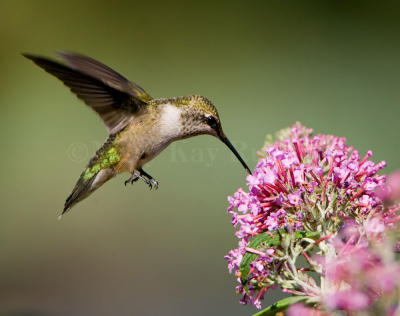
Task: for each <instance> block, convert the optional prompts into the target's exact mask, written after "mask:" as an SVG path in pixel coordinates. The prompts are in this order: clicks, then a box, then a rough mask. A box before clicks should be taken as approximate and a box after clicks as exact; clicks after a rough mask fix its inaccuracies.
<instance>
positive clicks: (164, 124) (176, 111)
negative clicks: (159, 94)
mask: <svg viewBox="0 0 400 316" xmlns="http://www.w3.org/2000/svg"><path fill="white" fill-rule="evenodd" d="M181 120H182V109H180V108H179V107H176V106H174V105H172V104H170V103H167V104H165V105H164V106H163V108H162V110H161V115H160V123H159V124H160V125H159V132H160V135H161V137H162V138H165V140H173V139H175V138H177V137H179V136H180V135H181V132H182V123H181Z"/></svg>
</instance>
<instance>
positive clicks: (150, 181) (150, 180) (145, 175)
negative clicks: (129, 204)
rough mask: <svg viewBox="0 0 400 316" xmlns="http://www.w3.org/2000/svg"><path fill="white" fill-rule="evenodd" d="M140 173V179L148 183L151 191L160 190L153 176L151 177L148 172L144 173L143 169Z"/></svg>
mask: <svg viewBox="0 0 400 316" xmlns="http://www.w3.org/2000/svg"><path fill="white" fill-rule="evenodd" d="M138 171H139V172H140V178H141V179H142V180H143V181H144V182H146V184H147V185H148V186H149V187H150V190H151V189H152V188H154V189H158V182H157V181H156V180H155V179H154V178H153V177H152V176H151V175H149V174H148V173H147V172H146V171H144V170H143V169H142V168H140V169H138Z"/></svg>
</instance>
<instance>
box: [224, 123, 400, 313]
mask: <svg viewBox="0 0 400 316" xmlns="http://www.w3.org/2000/svg"><path fill="white" fill-rule="evenodd" d="M311 133H312V130H311V129H307V128H305V127H303V126H302V125H300V124H299V123H297V124H295V125H294V126H293V127H292V128H290V129H287V130H284V131H282V132H280V134H279V139H278V140H277V141H276V142H275V143H273V144H268V145H267V146H265V148H264V149H263V150H262V153H263V157H262V158H261V159H260V161H259V163H258V164H257V166H256V168H255V170H254V172H253V174H252V175H249V176H248V177H247V186H248V191H247V192H246V191H244V190H243V189H238V190H237V192H236V193H235V194H234V195H233V197H228V202H229V203H230V206H229V207H228V212H229V213H230V214H231V215H232V224H233V225H234V226H235V227H238V230H237V232H236V233H235V235H236V237H237V238H239V239H240V240H239V244H238V248H237V249H234V250H231V251H230V252H229V254H228V255H227V256H226V257H225V258H226V259H227V261H228V268H229V271H230V272H231V273H232V272H233V271H235V274H236V276H237V277H238V281H239V283H240V284H239V285H238V286H237V288H236V289H237V292H238V293H239V294H241V295H242V300H241V302H242V303H243V304H246V303H248V302H251V303H252V304H254V305H255V306H256V307H258V308H260V307H261V300H262V299H263V297H264V295H265V293H266V292H267V290H268V289H269V288H271V287H274V286H278V285H279V286H281V287H282V288H283V290H284V291H285V292H288V293H292V294H297V295H300V294H302V295H310V296H313V297H314V302H315V301H316V300H317V299H316V297H320V301H321V303H324V304H325V307H326V308H327V310H329V309H334V308H337V309H346V310H357V309H362V308H364V307H366V306H369V305H370V304H371V302H373V301H374V295H377V296H379V295H380V294H379V293H383V292H384V291H386V290H388V291H391V290H392V289H393V288H394V287H395V286H397V285H398V284H399V283H400V279H398V278H395V279H393V282H394V284H395V285H393V286H392V285H391V283H390V282H388V281H389V278H388V279H387V278H386V277H387V276H389V275H390V273H397V274H399V272H400V270H398V266H397V265H394V266H391V265H390V264H389V265H388V264H386V263H385V262H384V261H382V258H380V257H379V255H377V254H375V253H374V252H373V251H372V250H371V246H370V244H371V240H374V241H378V240H381V241H382V240H383V239H384V237H383V236H384V232H385V230H386V229H387V228H388V227H389V228H393V227H394V225H395V222H397V220H399V216H398V213H397V212H398V207H397V206H393V207H390V208H387V207H386V206H385V203H384V199H387V197H388V196H389V197H390V198H393V195H394V193H395V192H396V190H395V189H394V188H391V189H390V191H388V190H386V189H384V187H385V186H384V185H385V180H386V178H385V176H384V175H378V171H379V170H381V169H382V168H383V167H384V166H385V162H380V163H377V164H375V163H374V162H372V161H371V160H370V158H371V156H372V152H371V151H368V152H367V153H366V154H365V155H364V156H363V157H361V156H360V155H359V153H358V151H357V150H354V148H353V147H350V146H348V145H347V144H346V139H345V138H341V137H336V136H333V135H316V136H312V135H311ZM397 180H398V178H392V183H396V181H397ZM399 182H400V181H399ZM394 187H396V186H394ZM349 223H352V224H351V225H350V224H349ZM344 225H345V226H346V227H347V228H346V234H347V235H346V238H344V237H343V236H342V235H340V234H343V233H342V231H343V230H344V228H343V226H344ZM350 226H351V227H353V228H354V227H355V228H356V229H355V228H354V229H353V230H351V229H350V228H349V227H350ZM278 231H283V232H287V234H289V235H290V236H292V238H294V237H293V236H294V234H293V232H296V231H298V232H304V233H307V232H312V233H317V234H318V236H319V240H316V241H315V242H314V245H315V247H319V246H321V245H324V247H321V248H320V249H318V251H319V252H318V251H317V253H319V255H320V256H319V257H320V258H321V257H322V259H320V260H319V261H318V260H317V259H316V260H313V259H310V257H312V255H313V254H314V253H315V247H314V253H311V252H310V253H308V250H307V249H311V248H312V246H313V244H312V240H311V241H310V240H309V239H308V240H307V242H308V243H309V245H310V247H309V248H306V249H305V251H303V253H302V255H304V257H305V258H306V260H307V261H308V262H309V263H310V265H311V267H310V268H306V270H305V271H314V272H315V271H317V272H318V267H321V271H323V272H320V273H321V277H323V278H327V279H328V280H330V284H331V285H332V288H331V289H330V290H329V291H327V290H326V289H321V288H319V287H318V286H317V285H315V284H313V283H312V282H311V281H310V282H311V284H307V282H303V280H304V279H305V278H304V271H299V272H298V273H297V271H293V267H290V266H289V265H288V264H287V263H286V262H285V261H284V260H282V259H281V258H287V257H288V254H287V253H284V252H285V251H288V250H287V249H286V248H287V247H286V248H285V247H284V246H282V244H280V245H279V244H276V245H274V246H271V245H266V244H265V243H264V244H263V245H262V246H260V247H258V248H257V249H254V248H252V247H249V245H250V244H251V241H252V240H253V239H254V238H255V237H256V236H259V235H261V234H271V236H273V234H276V233H277V232H278ZM339 232H340V234H339ZM349 232H352V234H351V235H349ZM339 235H340V236H342V237H339ZM292 243H293V245H297V244H296V240H293V241H292ZM320 243H321V244H320ZM298 244H300V243H298ZM327 248H330V249H334V254H335V255H334V256H333V257H332V258H331V257H329V256H325V255H326V253H324V249H325V250H326V249H327ZM285 249H286V250H285ZM321 249H322V250H321ZM292 252H293V251H292ZM249 253H251V254H253V255H255V256H254V260H253V261H252V262H251V263H250V264H249V267H248V273H247V270H246V278H245V279H243V275H242V274H243V271H244V270H243V269H244V267H243V264H244V263H243V262H242V261H243V258H244V256H245V255H246V254H249ZM291 255H293V253H292V254H291ZM331 255H332V254H331ZM296 256H297V254H296ZM338 258H339V260H338ZM295 259H296V257H295V258H294V260H295ZM311 262H313V263H312V264H311ZM353 262H356V263H354V264H353ZM360 271H363V272H365V273H366V274H365V275H364V277H363V278H361V277H360V276H359V275H358V274H359V273H360ZM384 272H385V273H384ZM357 273H358V274H357ZM356 274H357V275H356ZM376 275H382V279H381V280H384V281H382V282H378V280H374V277H375V279H377V277H376ZM291 278H294V279H295V280H297V279H298V280H299V282H300V286H298V287H293V288H295V290H290V288H291V287H290V286H287V285H285V284H287V283H285V282H286V281H288V282H289V283H290V282H292V283H293V280H292V279H291ZM296 278H297V279H296ZM346 278H348V280H347V279H346ZM353 281H354V282H353ZM343 284H346V286H343ZM366 288H368V291H365V289H366ZM316 289H317V290H316ZM332 289H334V290H332ZM350 292H351V293H350ZM371 293H373V294H371ZM349 294H351V297H353V299H350V300H349V297H350V296H349ZM321 297H323V299H322V298H321ZM352 304H353V305H352Z"/></svg>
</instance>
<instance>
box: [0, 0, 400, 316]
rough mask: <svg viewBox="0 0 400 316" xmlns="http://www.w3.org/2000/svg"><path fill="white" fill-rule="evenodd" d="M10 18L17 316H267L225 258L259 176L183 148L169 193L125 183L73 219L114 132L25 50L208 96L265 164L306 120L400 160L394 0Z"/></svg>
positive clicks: (5, 49)
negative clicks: (76, 193)
mask: <svg viewBox="0 0 400 316" xmlns="http://www.w3.org/2000/svg"><path fill="white" fill-rule="evenodd" d="M0 26H1V27H0V39H1V50H0V69H1V70H0V104H1V107H0V133H1V134H0V135H1V136H0V140H1V148H2V152H1V158H0V159H1V165H2V172H1V173H2V175H1V177H0V181H1V213H0V315H38V316H39V315H45V316H46V315H249V314H251V313H253V312H255V309H254V307H248V306H247V307H245V306H241V305H239V303H238V300H239V297H238V296H237V295H236V294H235V289H234V287H235V286H236V281H235V279H234V276H232V275H229V274H228V271H227V268H226V262H225V261H224V259H223V256H224V255H225V254H226V253H227V252H228V251H229V250H230V249H231V248H235V247H236V243H237V240H236V238H235V237H234V235H233V233H234V229H233V227H232V226H231V224H230V217H229V216H228V215H227V214H226V211H225V210H226V207H227V202H226V197H227V195H230V194H232V193H233V192H234V191H235V190H236V189H237V188H238V187H241V186H244V185H245V176H246V173H245V171H244V170H243V168H242V167H241V166H240V164H239V163H238V162H237V161H236V160H235V159H234V157H233V155H232V154H231V153H230V152H229V151H228V150H227V149H226V148H225V147H224V146H223V145H222V144H220V143H219V142H218V141H217V140H216V139H214V138H212V137H209V136H201V137H197V138H193V139H188V140H185V141H181V142H177V143H174V144H173V145H171V146H170V147H169V148H168V149H167V150H166V151H165V152H163V153H162V154H161V155H160V156H159V157H157V159H155V160H154V161H152V162H151V163H150V165H149V166H148V167H147V169H146V170H147V171H148V172H149V173H150V174H151V175H153V176H154V177H155V178H156V179H157V180H159V182H160V188H159V190H158V191H149V190H148V188H147V186H146V185H144V184H143V183H136V184H135V185H134V186H132V187H130V186H128V187H124V185H123V181H124V180H125V179H126V178H127V176H128V175H124V176H120V177H118V178H116V179H114V180H113V181H111V182H109V183H107V184H106V185H105V186H104V187H103V188H102V189H101V190H99V191H97V192H96V193H95V194H93V195H92V196H91V197H90V198H89V199H87V200H85V201H83V202H82V203H80V204H78V205H77V206H76V207H75V208H73V210H72V211H71V212H70V213H69V214H67V216H65V217H64V218H63V220H61V221H57V216H58V214H59V212H60V211H61V209H62V206H63V203H64V200H65V198H66V197H67V196H68V195H69V193H70V192H71V190H72V187H73V185H74V183H75V181H76V179H77V177H78V176H79V174H80V172H81V171H82V170H83V168H84V167H85V165H86V163H87V161H88V160H89V158H90V157H91V156H92V155H93V153H94V152H95V150H96V149H97V147H99V146H100V145H101V143H102V142H103V141H104V139H105V138H106V131H105V129H104V127H103V126H102V124H101V122H100V120H99V119H98V118H97V117H96V115H94V114H93V113H92V112H91V111H90V110H89V109H88V108H87V107H85V106H84V105H83V103H82V102H80V101H79V100H78V99H77V98H76V97H75V96H74V95H73V94H72V93H70V92H69V90H68V89H67V88H65V87H63V85H62V84H61V83H60V82H59V81H58V80H56V79H55V78H53V77H51V76H50V75H48V74H46V73H45V72H44V71H42V70H41V69H39V68H38V67H36V66H35V65H34V64H33V63H32V62H30V61H28V60H26V59H24V58H23V57H22V56H21V55H20V53H21V52H29V53H34V54H41V55H46V56H52V55H53V52H54V51H55V50H70V51H76V52H80V53H84V54H86V55H89V56H92V57H94V58H96V59H99V60H100V61H102V62H104V63H106V64H107V65H109V66H111V67H113V68H114V69H116V70H117V71H119V72H121V73H122V74H123V75H125V76H126V77H128V78H129V79H131V80H132V81H135V82H137V83H138V84H140V85H141V86H142V87H143V88H144V89H145V90H146V91H147V92H149V93H150V94H151V95H152V96H153V97H156V98H157V97H173V96H180V95H189V94H194V93H196V94H202V95H205V96H207V97H208V98H210V99H211V100H212V101H213V102H214V103H215V105H216V106H217V107H218V109H219V112H220V116H221V119H222V121H223V125H224V129H225V132H226V133H227V135H228V136H229V137H230V138H231V140H232V142H233V143H234V144H236V145H237V147H238V150H239V152H241V153H242V155H243V156H244V158H245V160H246V161H247V162H248V164H249V165H250V167H251V168H253V167H254V166H255V164H256V161H257V159H256V151H257V150H258V149H259V148H260V147H261V145H262V144H263V141H264V137H265V134H266V133H271V132H275V131H276V130H278V129H281V128H283V127H286V126H288V125H291V124H293V123H294V122H295V121H297V120H299V121H301V122H302V123H303V124H305V125H306V126H309V127H312V128H314V130H315V131H316V132H320V133H332V134H336V135H340V136H346V137H347V138H348V142H349V143H350V144H352V145H354V146H355V147H356V148H357V149H359V150H360V152H361V153H364V152H366V151H367V150H368V149H372V150H373V151H374V154H375V155H374V160H375V161H379V160H386V161H387V163H388V167H387V169H386V170H387V172H391V171H394V170H395V169H396V168H398V167H399V166H400V156H399V154H400V148H399V146H398V144H399V142H400V141H399V139H398V131H399V127H398V125H399V123H398V122H399V114H400V107H399V99H400V87H399V76H400V58H399V56H400V40H399V31H400V7H399V5H398V4H397V3H396V2H395V1H393V2H387V1H379V2H378V1H278V0H276V1H227V2H221V1H213V2H207V1H201V2H200V1H199V2H194V1H192V2H172V1H151V2H150V1H126V2H118V1H113V2H112V1H39V0H35V1H11V0H10V1H8V0H7V1H4V0H1V1H0ZM275 299H276V297H275V296H274V294H271V295H268V296H267V298H266V300H265V306H266V305H267V304H269V303H272V302H273V301H274V300H275Z"/></svg>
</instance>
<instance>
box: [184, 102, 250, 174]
mask: <svg viewBox="0 0 400 316" xmlns="http://www.w3.org/2000/svg"><path fill="white" fill-rule="evenodd" d="M186 100H187V101H185V102H184V103H186V104H184V105H183V106H182V108H183V111H182V134H183V135H184V137H190V136H194V135H200V134H208V135H212V136H214V137H217V138H218V139H219V140H221V141H222V142H223V143H224V144H225V145H226V146H228V148H229V149H230V150H231V151H232V152H233V154H234V155H235V156H236V158H238V160H239V161H240V162H241V164H242V165H243V167H244V168H245V169H246V171H247V172H248V173H249V174H251V171H250V169H249V167H248V166H247V165H246V163H245V162H244V160H243V159H242V157H240V155H239V153H238V152H237V150H236V149H235V147H233V145H232V143H231V142H230V141H229V139H228V137H226V135H225V133H224V131H223V130H222V126H221V120H220V118H219V115H218V111H217V109H216V108H215V106H214V105H213V104H212V103H211V101H210V100H208V99H207V98H205V97H203V96H200V95H192V96H190V97H187V99H186Z"/></svg>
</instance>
